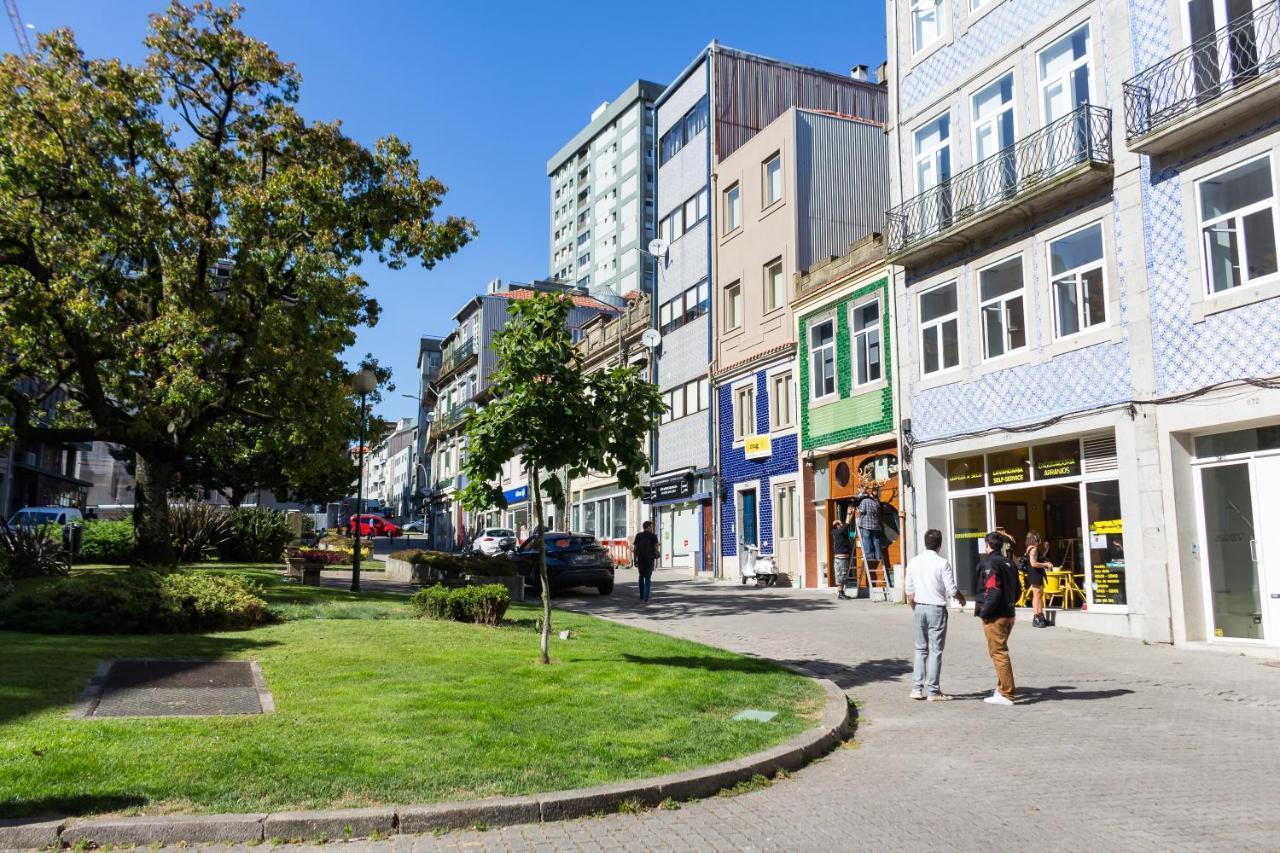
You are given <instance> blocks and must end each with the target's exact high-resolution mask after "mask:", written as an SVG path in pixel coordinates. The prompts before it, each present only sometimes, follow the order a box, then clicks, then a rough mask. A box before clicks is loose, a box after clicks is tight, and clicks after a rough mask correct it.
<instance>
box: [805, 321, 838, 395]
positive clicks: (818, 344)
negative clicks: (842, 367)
mask: <svg viewBox="0 0 1280 853" xmlns="http://www.w3.org/2000/svg"><path fill="white" fill-rule="evenodd" d="M809 374H810V376H812V377H813V399H815V400H820V399H822V398H823V397H830V396H831V395H832V394H834V393H836V324H835V321H834V320H823V321H822V322H821V323H817V324H815V325H814V326H813V327H812V328H811V329H810V330H809Z"/></svg>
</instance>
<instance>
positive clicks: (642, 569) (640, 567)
mask: <svg viewBox="0 0 1280 853" xmlns="http://www.w3.org/2000/svg"><path fill="white" fill-rule="evenodd" d="M631 554H632V556H633V558H634V559H635V561H636V571H637V572H638V573H639V575H640V602H641V603H642V604H648V603H649V596H650V594H652V592H653V564H654V563H655V562H656V561H657V559H658V557H660V556H662V546H661V545H660V544H659V543H658V535H657V534H656V533H654V532H653V522H652V521H646V522H645V523H644V525H643V526H642V528H641V530H640V532H639V533H637V534H636V538H635V540H634V541H632V543H631Z"/></svg>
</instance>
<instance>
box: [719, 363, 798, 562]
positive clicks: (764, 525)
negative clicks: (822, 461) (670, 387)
mask: <svg viewBox="0 0 1280 853" xmlns="http://www.w3.org/2000/svg"><path fill="white" fill-rule="evenodd" d="M778 366H780V364H779V363H774V364H771V365H769V366H766V367H762V368H760V369H758V370H756V371H755V372H754V373H753V374H752V375H753V376H754V379H755V386H756V433H757V434H758V435H769V434H770V427H771V426H772V425H771V424H770V423H769V387H768V385H769V383H768V375H769V373H770V371H771V369H772V368H775V367H778ZM742 380H743V376H741V375H739V376H737V377H734V378H732V379H724V380H721V382H720V384H719V385H717V386H716V406H717V416H718V419H719V423H720V447H719V462H720V482H721V484H722V489H723V496H724V499H723V501H722V502H721V509H720V554H721V556H722V557H736V556H738V523H737V518H738V496H737V493H736V492H735V490H734V486H735V485H737V484H739V483H747V482H756V481H758V482H759V487H758V491H757V493H756V501H757V504H756V505H757V516H758V518H757V522H756V525H757V530H758V538H759V542H760V553H761V554H772V553H773V533H774V526H773V487H772V482H773V480H774V478H776V477H783V476H787V475H790V476H792V477H794V476H795V474H796V471H797V468H798V462H799V456H798V453H797V448H798V440H799V436H798V433H797V431H796V430H795V429H791V430H789V431H788V432H785V433H782V434H778V435H772V436H771V445H772V446H771V453H770V455H769V456H768V457H766V458H764V459H747V458H746V453H745V451H744V450H743V448H742V447H741V446H738V447H735V446H734V440H733V423H734V420H733V389H734V387H735V386H739V385H741V384H742Z"/></svg>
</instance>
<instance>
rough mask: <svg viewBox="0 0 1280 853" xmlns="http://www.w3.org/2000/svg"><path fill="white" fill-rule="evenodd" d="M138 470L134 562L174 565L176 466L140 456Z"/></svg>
mask: <svg viewBox="0 0 1280 853" xmlns="http://www.w3.org/2000/svg"><path fill="white" fill-rule="evenodd" d="M135 468H136V470H135V472H134V475H133V477H134V481H135V487H134V497H133V537H134V548H133V559H134V562H135V563H141V564H143V565H152V566H166V567H168V566H173V565H175V564H176V563H177V557H176V556H175V554H174V552H173V543H172V542H171V541H170V540H169V484H170V482H171V481H172V480H173V465H172V464H170V463H169V462H168V461H167V460H161V459H155V458H149V457H147V456H144V455H143V454H141V453H139V454H138V456H137V463H136V466H135Z"/></svg>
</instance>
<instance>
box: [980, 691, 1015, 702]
mask: <svg viewBox="0 0 1280 853" xmlns="http://www.w3.org/2000/svg"><path fill="white" fill-rule="evenodd" d="M982 701H983V702H986V703H987V704H988V705H1012V704H1013V700H1012V699H1010V698H1008V697H1007V696H1001V695H1000V693H999V691H997V692H995V693H992V694H991V695H990V696H988V697H987V698H986V699H983V700H982Z"/></svg>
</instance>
